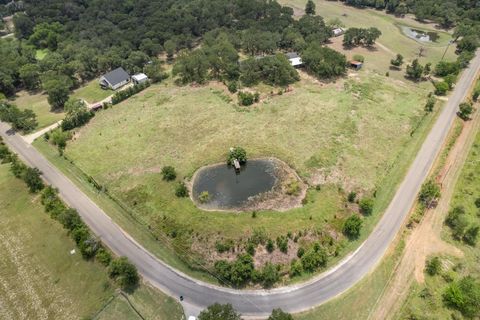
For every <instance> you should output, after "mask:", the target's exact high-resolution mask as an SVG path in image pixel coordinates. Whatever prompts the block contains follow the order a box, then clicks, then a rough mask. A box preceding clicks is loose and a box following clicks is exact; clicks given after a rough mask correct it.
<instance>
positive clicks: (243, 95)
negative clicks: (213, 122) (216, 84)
mask: <svg viewBox="0 0 480 320" xmlns="http://www.w3.org/2000/svg"><path fill="white" fill-rule="evenodd" d="M259 100H260V94H259V93H258V92H255V93H251V92H246V91H240V92H238V104H239V105H241V106H245V107H246V106H251V105H252V104H254V103H256V102H258V101H259Z"/></svg>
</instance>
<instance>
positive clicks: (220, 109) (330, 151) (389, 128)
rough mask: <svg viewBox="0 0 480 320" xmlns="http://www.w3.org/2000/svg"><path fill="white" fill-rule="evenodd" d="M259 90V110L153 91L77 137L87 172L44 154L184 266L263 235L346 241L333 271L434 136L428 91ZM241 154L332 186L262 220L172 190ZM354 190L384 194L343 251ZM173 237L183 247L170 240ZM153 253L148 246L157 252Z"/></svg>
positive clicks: (364, 82)
mask: <svg viewBox="0 0 480 320" xmlns="http://www.w3.org/2000/svg"><path fill="white" fill-rule="evenodd" d="M260 89H261V91H262V92H267V93H264V94H263V95H262V97H263V100H262V102H261V103H260V104H259V105H258V106H256V107H253V108H250V109H239V108H238V107H236V106H235V105H234V104H233V103H231V102H229V100H230V99H232V98H234V97H229V96H228V94H227V93H226V91H224V90H223V89H222V87H221V86H220V85H218V84H215V83H212V84H211V85H209V86H202V87H177V86H175V85H174V84H173V83H172V82H171V81H167V82H165V83H163V84H160V85H154V86H152V87H150V88H149V89H147V90H145V91H144V92H142V93H140V94H138V95H137V96H135V97H132V98H130V99H129V100H128V101H126V102H123V103H121V104H119V105H117V106H115V107H114V108H112V109H110V110H106V111H103V112H100V113H98V114H97V115H96V117H95V118H94V119H93V121H92V122H91V123H90V124H89V125H88V126H87V127H85V128H83V129H81V130H79V131H78V132H77V134H76V137H75V139H74V141H72V142H70V143H69V146H68V147H67V150H66V156H67V158H68V159H69V161H70V160H71V161H72V163H74V164H75V166H76V167H77V168H79V169H75V166H72V164H69V163H68V162H65V161H61V158H58V157H57V156H56V155H55V151H54V149H53V148H51V147H49V146H48V145H46V143H45V142H43V141H39V142H36V147H37V148H39V149H40V150H41V151H42V152H44V153H45V154H47V156H48V157H49V159H50V160H51V161H53V162H54V163H56V164H57V165H59V166H60V167H61V168H62V169H63V170H64V171H66V172H67V173H70V174H72V172H76V171H79V172H82V171H83V172H85V173H86V174H87V175H89V176H92V177H93V178H94V179H95V180H96V181H97V182H98V183H99V184H101V185H103V186H106V187H107V189H108V190H109V193H110V194H111V195H112V196H113V197H114V198H115V200H116V201H117V203H119V204H120V205H121V206H122V207H123V208H126V211H127V212H129V213H130V214H131V215H132V216H133V218H134V219H135V220H139V221H142V222H143V224H144V225H147V226H149V229H150V230H151V232H152V233H153V234H154V236H155V237H156V238H158V239H160V240H164V241H166V242H167V244H169V245H173V246H174V247H175V249H176V251H177V252H176V253H177V254H180V255H182V256H186V255H187V254H186V252H188V250H190V249H191V250H193V251H195V253H197V254H199V255H200V259H199V261H203V260H202V259H207V260H208V258H209V257H216V255H215V250H214V244H215V241H217V240H218V241H223V240H225V239H235V240H238V241H242V239H243V240H245V237H247V236H248V235H251V234H252V233H253V231H254V229H262V228H263V229H265V230H267V234H268V236H269V237H271V238H276V237H277V236H281V235H286V234H287V233H288V232H293V233H297V232H300V231H305V230H308V231H309V232H312V233H316V234H317V235H318V234H323V232H325V231H326V232H328V233H329V234H332V235H333V236H334V237H336V238H337V239H338V240H339V242H338V243H339V246H340V247H339V248H338V250H340V251H341V254H340V255H339V256H338V257H337V258H335V259H333V260H332V262H331V263H332V264H333V263H334V261H337V260H338V259H339V258H340V257H341V256H343V255H344V254H345V253H346V252H348V251H350V250H351V249H353V248H354V247H355V246H357V245H358V243H359V242H360V241H361V240H362V239H364V238H365V237H366V235H367V234H368V232H369V231H370V230H371V228H372V227H373V226H374V224H375V222H376V221H377V220H376V219H377V218H378V217H379V213H380V212H381V211H382V210H383V209H384V208H385V207H386V205H387V204H388V202H389V200H390V198H391V196H392V195H393V192H394V190H395V187H396V185H397V184H398V182H399V181H401V179H402V178H403V174H404V172H405V170H406V169H407V168H408V164H409V163H410V160H411V159H412V157H413V156H414V155H415V152H416V150H417V148H418V147H419V146H420V144H421V142H422V141H423V138H424V135H425V133H426V132H428V129H429V127H430V124H431V123H432V120H433V119H434V116H433V115H428V116H426V117H424V112H423V105H424V102H425V98H426V94H427V91H426V90H425V89H423V88H421V87H417V86H414V85H412V84H410V83H407V82H400V81H397V80H393V79H388V78H384V77H382V76H379V75H376V74H375V73H372V72H369V71H365V72H362V73H360V74H359V75H356V76H353V77H349V78H347V79H340V80H338V81H337V82H335V83H330V84H321V83H319V82H318V81H316V80H314V79H312V78H310V77H309V76H307V75H305V74H302V81H301V82H300V83H298V84H295V85H294V86H293V90H292V91H291V92H289V93H286V94H283V95H280V96H279V95H274V96H270V93H269V91H268V90H267V88H263V87H262V88H260ZM415 128H416V129H415ZM412 131H415V132H414V133H413V135H411V133H412ZM232 145H241V146H243V147H245V148H246V149H247V151H248V153H249V156H250V157H258V156H275V157H277V158H280V159H282V160H284V161H286V162H287V163H288V164H289V165H290V166H292V167H293V168H295V169H296V170H297V171H298V173H299V174H300V175H301V176H302V177H303V178H304V179H305V180H306V181H307V182H309V183H310V184H311V185H312V186H313V185H316V184H322V185H323V186H322V188H320V190H315V189H312V190H310V191H309V192H308V196H307V203H306V205H305V206H303V207H302V208H299V209H294V210H290V211H288V212H261V213H260V214H258V215H257V217H256V218H255V220H252V217H251V214H250V213H244V214H225V213H219V212H203V211H201V210H199V209H197V208H196V207H195V206H194V205H193V204H192V202H191V201H190V200H189V199H179V198H176V197H175V196H174V184H172V183H167V182H165V181H163V180H162V179H161V175H160V169H161V168H162V167H163V166H164V165H174V166H175V168H176V170H177V172H178V176H179V178H183V177H191V175H192V174H193V173H194V171H195V170H196V169H198V168H199V167H200V166H203V165H205V164H209V163H214V162H221V161H224V159H225V156H226V152H227V151H228V148H229V147H230V146H232ZM92 146H95V148H92ZM77 173H78V172H77ZM343 189H344V190H346V191H343ZM350 190H355V191H358V192H360V193H365V194H372V193H373V192H374V191H377V202H376V213H375V215H374V217H373V218H368V219H365V232H364V233H363V234H362V237H361V239H360V240H358V241H357V242H346V241H343V240H342V238H343V237H342V235H341V232H340V230H341V226H342V223H343V220H344V218H345V217H346V216H347V215H349V214H350V209H349V208H348V209H346V208H345V196H346V194H345V192H348V191H350ZM107 212H108V210H107ZM109 213H110V212H109ZM114 215H115V214H114ZM122 220H124V219H122ZM172 232H175V233H180V234H182V237H176V238H175V239H170V238H166V237H165V235H166V234H171V233H172ZM149 242H150V244H149V245H148V244H147V245H146V246H147V247H149V246H158V244H152V243H151V240H149ZM192 243H195V244H196V245H195V246H194V247H193V249H192V247H191V244H192ZM343 247H345V248H344V250H343V251H342V250H341V249H342V248H343ZM179 248H180V249H179ZM185 250H187V251H185ZM291 250H292V251H293V252H295V251H296V247H295V245H292V248H291ZM331 250H336V249H335V248H331ZM153 251H156V250H153ZM157 251H158V250H157ZM163 254H165V252H163V253H162V254H161V256H162V255H163ZM188 254H190V252H188ZM163 256H164V255H163ZM168 260H171V259H168ZM176 266H177V267H178V265H176ZM180 269H183V268H181V267H180Z"/></svg>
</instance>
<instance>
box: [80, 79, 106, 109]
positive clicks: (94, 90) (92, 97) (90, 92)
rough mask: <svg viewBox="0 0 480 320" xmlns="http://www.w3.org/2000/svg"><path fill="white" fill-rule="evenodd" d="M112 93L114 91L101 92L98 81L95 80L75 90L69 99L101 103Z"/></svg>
mask: <svg viewBox="0 0 480 320" xmlns="http://www.w3.org/2000/svg"><path fill="white" fill-rule="evenodd" d="M113 93H114V91H112V90H103V89H102V88H101V87H100V85H99V84H98V79H95V80H92V81H90V82H89V83H87V84H86V85H84V86H82V87H80V88H78V89H76V90H75V91H74V92H73V94H72V96H71V97H72V98H75V99H84V100H86V101H87V102H88V103H95V102H100V101H102V100H103V99H105V98H107V97H108V96H110V95H112V94H113Z"/></svg>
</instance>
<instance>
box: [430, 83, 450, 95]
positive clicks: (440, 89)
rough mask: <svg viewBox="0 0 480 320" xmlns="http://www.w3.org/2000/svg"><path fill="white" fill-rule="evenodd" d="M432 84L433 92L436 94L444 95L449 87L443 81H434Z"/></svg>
mask: <svg viewBox="0 0 480 320" xmlns="http://www.w3.org/2000/svg"><path fill="white" fill-rule="evenodd" d="M433 85H434V86H435V94H436V95H437V96H444V95H445V94H446V93H447V91H448V90H449V89H450V87H449V85H448V83H446V82H445V81H441V82H435V83H434V84H433Z"/></svg>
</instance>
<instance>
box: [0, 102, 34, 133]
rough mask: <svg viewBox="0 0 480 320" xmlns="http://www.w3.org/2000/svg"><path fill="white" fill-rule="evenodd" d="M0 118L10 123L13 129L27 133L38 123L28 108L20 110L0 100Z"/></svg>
mask: <svg viewBox="0 0 480 320" xmlns="http://www.w3.org/2000/svg"><path fill="white" fill-rule="evenodd" d="M0 120H1V121H5V122H9V123H11V124H12V128H13V129H14V130H20V131H23V132H24V133H28V132H30V131H32V130H33V129H35V128H36V127H37V125H38V122H37V115H36V114H35V113H34V112H33V111H32V110H30V109H25V110H22V111H21V110H20V109H18V107H17V106H16V105H13V104H10V103H7V102H0Z"/></svg>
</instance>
